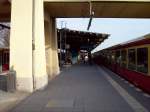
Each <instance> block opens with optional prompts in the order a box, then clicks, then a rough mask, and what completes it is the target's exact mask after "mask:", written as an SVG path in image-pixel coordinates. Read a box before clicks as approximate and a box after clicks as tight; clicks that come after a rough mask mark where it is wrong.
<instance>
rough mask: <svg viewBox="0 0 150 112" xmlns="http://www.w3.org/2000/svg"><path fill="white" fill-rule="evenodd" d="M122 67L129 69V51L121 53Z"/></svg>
mask: <svg viewBox="0 0 150 112" xmlns="http://www.w3.org/2000/svg"><path fill="white" fill-rule="evenodd" d="M121 66H122V67H127V51H126V50H122V51H121Z"/></svg>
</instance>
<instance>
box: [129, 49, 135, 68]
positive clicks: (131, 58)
mask: <svg viewBox="0 0 150 112" xmlns="http://www.w3.org/2000/svg"><path fill="white" fill-rule="evenodd" d="M135 54H136V50H135V49H129V50H128V61H129V62H128V68H129V69H131V70H136V58H135Z"/></svg>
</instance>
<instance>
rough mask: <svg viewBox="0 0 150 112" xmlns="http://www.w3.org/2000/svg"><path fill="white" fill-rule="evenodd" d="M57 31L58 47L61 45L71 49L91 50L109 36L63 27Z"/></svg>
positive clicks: (62, 47)
mask: <svg viewBox="0 0 150 112" xmlns="http://www.w3.org/2000/svg"><path fill="white" fill-rule="evenodd" d="M57 32H58V45H59V48H60V46H61V49H65V48H66V49H68V48H69V49H73V50H92V49H94V48H96V47H97V46H98V45H99V44H101V43H102V42H103V41H104V40H105V39H107V38H108V37H109V36H110V35H109V34H104V33H94V32H86V31H77V30H70V29H65V28H64V29H58V30H57ZM60 40H61V43H60Z"/></svg>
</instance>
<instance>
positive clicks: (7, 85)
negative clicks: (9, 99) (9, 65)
mask: <svg viewBox="0 0 150 112" xmlns="http://www.w3.org/2000/svg"><path fill="white" fill-rule="evenodd" d="M0 89H1V90H3V91H7V92H14V91H15V90H16V72H15V71H8V72H6V73H2V74H0Z"/></svg>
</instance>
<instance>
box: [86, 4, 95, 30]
mask: <svg viewBox="0 0 150 112" xmlns="http://www.w3.org/2000/svg"><path fill="white" fill-rule="evenodd" d="M93 16H94V11H93V10H92V3H91V2H90V20H89V24H88V27H87V30H89V29H90V27H91V23H92V19H93Z"/></svg>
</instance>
